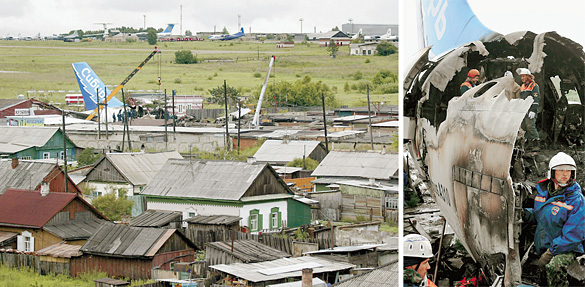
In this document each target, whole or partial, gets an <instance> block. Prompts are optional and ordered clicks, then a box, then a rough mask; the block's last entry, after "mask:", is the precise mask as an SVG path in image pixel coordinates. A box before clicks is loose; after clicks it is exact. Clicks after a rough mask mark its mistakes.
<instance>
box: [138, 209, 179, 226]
mask: <svg viewBox="0 0 585 287" xmlns="http://www.w3.org/2000/svg"><path fill="white" fill-rule="evenodd" d="M182 223H183V214H182V213H181V212H179V211H168V210H152V209H149V210H147V211H145V212H144V213H142V214H141V215H139V216H137V217H135V218H132V220H131V221H130V226H136V227H159V228H181V225H182Z"/></svg>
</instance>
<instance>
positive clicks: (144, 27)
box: [142, 15, 146, 30]
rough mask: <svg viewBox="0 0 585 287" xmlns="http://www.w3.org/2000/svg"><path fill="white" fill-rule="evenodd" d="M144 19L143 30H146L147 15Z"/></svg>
mask: <svg viewBox="0 0 585 287" xmlns="http://www.w3.org/2000/svg"><path fill="white" fill-rule="evenodd" d="M142 17H144V26H143V29H144V30H146V15H142Z"/></svg>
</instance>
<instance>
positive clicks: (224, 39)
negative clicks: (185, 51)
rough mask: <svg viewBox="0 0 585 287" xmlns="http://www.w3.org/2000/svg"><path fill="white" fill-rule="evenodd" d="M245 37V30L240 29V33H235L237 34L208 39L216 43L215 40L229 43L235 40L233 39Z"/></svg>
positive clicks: (212, 36)
mask: <svg viewBox="0 0 585 287" xmlns="http://www.w3.org/2000/svg"><path fill="white" fill-rule="evenodd" d="M244 35H246V34H245V33H244V28H243V27H242V28H240V32H238V33H235V34H231V35H230V34H221V35H211V36H209V37H207V39H209V40H212V41H215V40H220V41H228V40H233V39H237V38H240V37H243V36H244Z"/></svg>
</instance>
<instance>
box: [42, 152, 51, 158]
mask: <svg viewBox="0 0 585 287" xmlns="http://www.w3.org/2000/svg"><path fill="white" fill-rule="evenodd" d="M50 158H51V153H50V152H43V159H50Z"/></svg>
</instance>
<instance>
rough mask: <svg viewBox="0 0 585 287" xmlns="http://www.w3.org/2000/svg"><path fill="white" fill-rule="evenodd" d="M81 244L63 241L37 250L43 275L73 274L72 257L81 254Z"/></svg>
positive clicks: (40, 270)
mask: <svg viewBox="0 0 585 287" xmlns="http://www.w3.org/2000/svg"><path fill="white" fill-rule="evenodd" d="M80 248H81V245H71V244H67V242H65V241H62V242H59V243H57V244H54V245H51V246H48V247H45V248H43V249H41V250H39V251H37V252H36V253H37V256H39V261H38V263H37V264H38V270H39V273H40V274H42V275H46V274H64V275H67V276H71V267H70V266H71V262H70V261H71V258H73V257H79V256H81V255H82V254H81V251H79V249H80Z"/></svg>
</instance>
